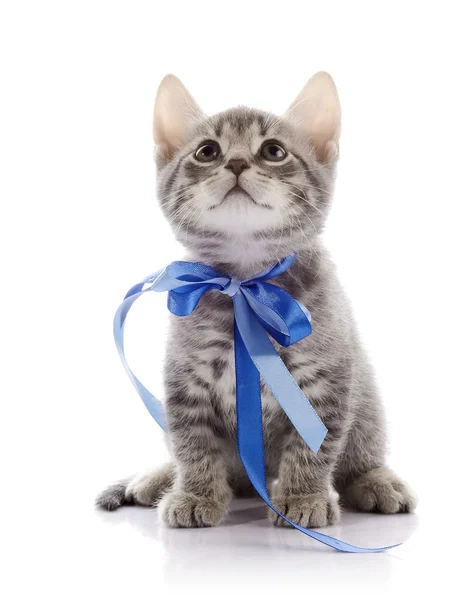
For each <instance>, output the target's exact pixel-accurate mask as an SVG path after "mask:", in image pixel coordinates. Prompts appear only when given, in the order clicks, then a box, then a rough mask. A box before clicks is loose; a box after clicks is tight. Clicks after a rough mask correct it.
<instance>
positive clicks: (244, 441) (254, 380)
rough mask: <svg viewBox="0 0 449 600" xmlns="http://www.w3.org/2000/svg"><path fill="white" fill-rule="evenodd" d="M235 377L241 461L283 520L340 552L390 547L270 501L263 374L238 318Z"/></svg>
mask: <svg viewBox="0 0 449 600" xmlns="http://www.w3.org/2000/svg"><path fill="white" fill-rule="evenodd" d="M234 336H235V338H234V341H235V376H236V412H237V444H238V451H239V455H240V460H241V461H242V465H243V467H244V469H245V471H246V474H247V475H248V477H249V480H250V481H251V483H252V485H253V486H254V488H255V490H256V491H257V493H258V494H259V496H260V497H261V498H262V500H264V502H265V503H266V504H267V505H268V506H269V507H270V508H271V509H272V510H274V512H276V513H277V514H278V515H279V516H280V517H281V518H282V519H284V521H287V523H289V524H290V525H291V526H292V527H294V528H295V529H298V531H301V532H302V533H304V534H306V535H308V536H309V537H311V538H313V539H314V540H317V541H318V542H321V543H322V544H326V546H329V547H331V548H334V549H335V550H339V551H340V552H351V553H358V554H361V553H376V552H383V551H384V550H389V549H391V548H394V547H395V546H387V547H385V548H360V547H358V546H354V545H353V544H348V543H347V542H343V541H341V540H337V539H336V538H333V537H332V536H329V535H325V534H324V533H319V532H318V531H313V530H312V529H307V528H306V527H301V526H300V525H298V524H297V523H294V522H293V521H290V519H288V518H287V517H286V516H285V515H283V514H282V513H280V512H279V511H278V510H277V509H276V508H275V507H274V506H273V504H272V503H271V500H270V497H269V495H268V490H267V484H266V477H265V452H264V437H263V423H262V404H261V398H260V375H259V371H258V369H257V367H256V366H255V364H254V362H253V361H252V358H251V356H250V355H249V353H248V350H247V349H246V346H245V343H244V341H243V338H242V336H241V334H240V331H239V327H238V325H237V321H235V324H234Z"/></svg>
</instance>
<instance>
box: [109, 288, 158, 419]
mask: <svg viewBox="0 0 449 600" xmlns="http://www.w3.org/2000/svg"><path fill="white" fill-rule="evenodd" d="M148 291H150V290H149V289H147V290H144V291H142V292H138V293H135V294H132V295H131V296H127V297H126V298H125V300H124V301H123V302H122V303H121V305H120V306H119V307H118V309H117V312H116V313H115V317H114V340H115V345H116V347H117V351H118V354H119V356H120V360H121V361H122V365H123V367H124V369H125V371H126V372H127V373H128V377H129V378H130V380H131V382H132V384H133V385H134V387H135V388H136V390H137V393H138V394H139V396H140V397H141V399H142V401H143V403H144V404H145V406H146V408H147V410H148V412H149V413H150V414H151V416H152V417H153V419H154V420H155V421H156V422H157V423H158V425H159V426H160V427H161V428H162V429H163V430H164V431H166V430H167V426H166V422H165V411H164V407H163V405H162V403H161V402H160V401H159V400H158V399H157V398H156V396H153V394H152V393H151V392H150V391H149V390H147V388H146V387H145V386H144V385H143V383H142V382H141V381H140V380H139V379H138V378H137V377H136V376H135V375H134V373H133V372H132V371H131V369H130V367H129V365H128V361H127V360H126V356H125V347H124V340H123V338H124V329H125V320H126V316H127V314H128V312H129V310H130V308H131V306H132V305H133V304H134V302H135V301H136V300H137V299H138V298H140V296H141V295H142V294H144V293H145V292H148Z"/></svg>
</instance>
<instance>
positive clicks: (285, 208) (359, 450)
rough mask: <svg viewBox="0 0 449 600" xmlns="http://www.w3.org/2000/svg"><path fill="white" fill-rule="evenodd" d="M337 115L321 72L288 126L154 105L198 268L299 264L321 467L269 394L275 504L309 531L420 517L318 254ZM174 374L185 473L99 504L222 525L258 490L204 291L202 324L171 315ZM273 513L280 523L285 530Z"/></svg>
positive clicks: (170, 469)
mask: <svg viewBox="0 0 449 600" xmlns="http://www.w3.org/2000/svg"><path fill="white" fill-rule="evenodd" d="M339 135H340V103H339V99H338V95H337V91H336V88H335V85H334V83H333V81H332V79H331V77H330V76H329V75H328V74H326V73H318V74H316V75H315V76H314V77H313V78H312V79H311V80H310V81H309V82H308V83H307V85H306V86H305V88H304V89H303V91H302V92H301V93H300V94H299V96H298V97H297V98H296V100H295V101H294V103H293V104H292V105H291V106H290V108H289V110H288V111H287V112H286V113H285V114H284V115H283V116H281V117H276V116H274V115H271V114H269V113H265V112H263V111H260V110H254V109H249V108H245V107H238V108H234V109H231V110H227V111H225V112H223V113H220V114H218V115H215V116H213V117H206V116H205V115H204V114H203V113H202V111H201V110H200V109H199V107H198V105H197V104H196V102H195V101H194V99H193V98H192V96H191V95H190V94H189V92H188V91H187V90H186V89H185V87H184V86H183V85H182V83H181V82H180V81H179V79H177V78H176V77H174V76H172V75H168V76H167V77H165V79H164V80H163V81H162V83H161V85H160V88H159V91H158V94H157V98H156V105H155V113H154V140H155V144H156V163H157V168H158V194H159V201H160V204H161V207H162V210H163V212H164V214H165V216H166V217H167V219H168V220H169V222H170V223H171V225H172V226H173V230H174V232H175V235H176V237H177V238H178V239H179V240H180V241H181V242H182V244H184V246H185V247H186V249H187V251H188V255H187V257H186V258H187V260H192V261H199V262H203V263H206V264H211V265H213V266H215V267H216V268H217V269H220V270H222V271H225V272H226V273H228V274H229V275H235V276H237V277H240V278H246V277H249V276H251V275H253V274H255V273H257V272H258V271H260V270H262V269H263V268H265V267H267V266H269V265H272V264H274V263H275V262H276V261H277V260H279V259H280V258H282V257H285V256H287V255H288V254H290V253H292V252H296V253H297V258H296V260H295V261H294V263H293V265H292V266H291V267H290V268H289V269H288V271H287V272H286V273H284V274H283V275H281V276H279V277H277V278H276V279H275V280H274V281H273V283H274V284H275V285H278V286H280V287H282V288H284V289H285V290H287V291H288V292H289V293H290V294H291V295H292V296H293V297H295V298H296V299H298V300H300V301H301V302H302V303H303V304H304V305H305V306H306V307H308V309H309V310H310V312H311V313H312V318H313V333H312V335H310V336H309V337H307V338H306V339H304V340H303V341H301V342H299V343H298V344H295V345H293V346H291V347H288V348H283V347H280V346H278V345H277V344H275V347H276V349H277V351H278V352H279V354H280V355H281V357H282V359H283V360H284V362H285V364H286V366H287V367H288V369H289V370H290V372H291V373H292V375H293V377H294V378H295V379H296V381H297V382H298V384H299V385H300V387H301V388H302V389H303V391H304V393H305V394H306V396H307V397H308V398H309V400H310V402H311V403H312V405H313V406H314V408H315V410H316V411H317V412H318V414H319V416H320V417H321V419H322V420H323V422H324V424H325V425H326V427H327V428H328V430H329V433H328V435H327V437H326V438H325V440H324V442H323V445H322V447H321V449H320V451H319V452H318V454H317V455H316V456H315V455H314V454H313V453H312V452H311V451H310V450H309V448H308V447H307V446H306V445H305V443H304V442H303V440H302V439H301V438H300V436H299V435H298V433H297V432H296V430H295V429H294V428H293V426H292V424H291V423H290V421H289V420H288V418H287V417H286V415H285V413H284V412H283V411H282V410H281V408H280V407H279V405H278V403H277V401H276V400H275V399H274V397H273V396H272V395H271V392H270V391H269V390H268V389H267V388H266V386H265V385H264V384H263V383H262V403H263V415H264V428H265V445H266V450H265V452H266V469H267V479H268V481H269V482H271V484H272V485H271V497H272V500H273V504H274V505H275V506H276V507H277V508H278V509H279V510H280V511H281V512H282V513H283V514H284V515H286V516H287V517H288V518H289V519H290V520H292V521H294V522H296V523H299V524H300V525H302V526H304V527H321V526H325V525H329V524H332V523H335V522H336V521H337V520H338V518H339V516H340V508H339V503H338V501H337V499H336V494H335V493H333V491H334V490H336V491H337V492H338V494H339V497H340V501H341V502H342V503H343V504H346V505H349V506H352V507H355V508H358V509H361V510H364V511H380V512H383V513H397V512H407V511H411V510H413V509H414V507H415V504H416V501H415V497H414V495H413V493H412V492H411V491H410V489H409V488H408V487H407V485H406V484H405V483H403V482H402V481H401V480H400V479H399V478H398V477H397V476H396V475H395V474H394V473H393V472H392V471H391V470H390V469H389V468H388V467H387V466H386V465H385V441H386V440H385V423H384V415H383V411H382V406H381V402H380V400H379V397H378V394H377V391H376V388H375V384H374V381H373V376H372V373H371V369H370V366H369V364H368V363H367V361H366V358H365V355H364V353H363V351H362V349H361V346H360V342H359V339H358V335H357V331H356V327H355V324H354V321H353V317H352V313H351V309H350V306H349V304H348V301H347V299H346V297H345V295H344V293H343V292H342V289H341V287H340V284H339V282H338V280H337V277H336V275H335V271H334V267H333V264H332V262H331V261H330V259H329V257H328V255H327V253H326V251H325V250H324V249H323V247H322V245H321V241H320V233H321V231H322V229H323V226H324V223H325V219H326V215H327V213H328V210H329V205H330V201H331V196H332V188H333V182H334V175H335V166H336V162H337V158H338V141H339ZM171 318H172V321H171V331H170V336H169V342H168V348H167V355H166V361H165V391H166V410H167V421H168V436H167V438H168V443H169V446H170V449H171V454H172V457H173V458H172V462H171V463H169V464H167V465H164V466H163V467H161V468H160V469H159V470H157V471H155V472H151V473H144V474H140V475H138V476H136V477H134V478H131V479H130V480H127V481H124V482H120V483H118V484H116V485H114V486H111V487H110V488H108V489H107V490H105V491H104V492H103V493H102V494H101V495H100V496H99V497H98V499H97V504H98V505H99V506H100V507H102V508H104V509H107V510H114V509H116V508H118V507H119V506H121V505H124V504H140V505H144V506H156V505H159V509H160V514H161V517H162V520H163V521H164V522H165V523H166V524H167V525H169V526H172V527H202V526H210V525H216V524H217V523H219V522H220V521H221V520H222V519H223V518H224V517H225V515H226V512H227V510H228V507H229V503H230V500H231V498H232V496H233V495H234V496H244V495H249V494H252V493H254V490H253V489H252V486H251V484H250V482H249V480H248V478H247V476H246V474H245V472H244V470H243V468H242V466H241V464H240V460H239V457H238V453H237V447H236V421H235V374H234V354H233V306H232V300H231V298H230V297H228V296H225V295H223V294H219V293H216V292H215V291H210V292H207V293H206V294H205V295H204V296H203V298H202V299H201V301H200V304H199V305H198V308H197V309H196V310H195V311H194V313H193V314H192V315H190V316H187V317H183V318H179V317H171ZM269 512H270V519H271V520H272V522H273V523H274V524H275V525H279V526H288V524H287V523H286V522H285V521H283V520H282V519H281V518H280V517H278V515H277V514H275V513H274V512H273V511H271V510H270V511H269Z"/></svg>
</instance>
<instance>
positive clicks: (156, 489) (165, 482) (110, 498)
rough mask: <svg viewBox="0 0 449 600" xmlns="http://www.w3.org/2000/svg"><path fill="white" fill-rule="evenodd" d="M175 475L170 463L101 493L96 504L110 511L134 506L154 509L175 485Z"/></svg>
mask: <svg viewBox="0 0 449 600" xmlns="http://www.w3.org/2000/svg"><path fill="white" fill-rule="evenodd" d="M174 473H175V468H174V465H173V464H172V463H169V464H166V465H163V466H161V467H159V468H158V469H156V470H154V471H150V472H147V473H140V474H139V475H136V476H135V477H130V478H129V479H125V480H123V481H119V482H118V483H114V484H113V485H111V486H109V487H108V488H106V489H105V490H104V491H103V492H101V494H99V496H98V497H97V499H96V504H97V506H98V507H99V508H102V509H104V510H109V511H111V510H116V509H117V508H120V506H126V505H132V504H138V505H140V506H151V507H154V506H156V505H157V504H158V502H159V500H160V499H161V497H162V496H163V495H164V494H165V493H166V492H167V491H168V490H169V489H170V487H171V486H172V485H173V481H174Z"/></svg>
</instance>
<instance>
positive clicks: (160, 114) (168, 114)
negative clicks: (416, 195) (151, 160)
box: [153, 75, 203, 160]
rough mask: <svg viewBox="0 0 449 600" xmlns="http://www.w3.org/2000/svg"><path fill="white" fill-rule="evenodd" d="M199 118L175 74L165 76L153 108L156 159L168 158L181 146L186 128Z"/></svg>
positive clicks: (193, 104) (191, 99) (190, 97)
mask: <svg viewBox="0 0 449 600" xmlns="http://www.w3.org/2000/svg"><path fill="white" fill-rule="evenodd" d="M202 115H203V113H202V111H201V109H200V107H199V106H198V104H197V103H196V102H195V100H194V99H193V97H192V96H191V95H190V94H189V92H188V91H187V90H186V88H185V87H184V85H183V84H182V83H181V81H180V80H179V79H178V78H177V77H175V76H174V75H166V76H165V77H164V79H163V80H162V82H161V84H160V86H159V89H158V92H157V95H156V103H155V106H154V120H153V138H154V142H155V144H156V151H157V155H158V157H160V158H161V159H162V160H167V159H169V158H170V157H171V156H172V155H173V154H174V153H175V152H176V150H178V148H179V147H180V146H181V144H182V142H183V139H184V137H185V134H186V132H187V130H188V128H189V126H190V125H191V124H192V122H193V121H195V120H198V118H201V116H202Z"/></svg>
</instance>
